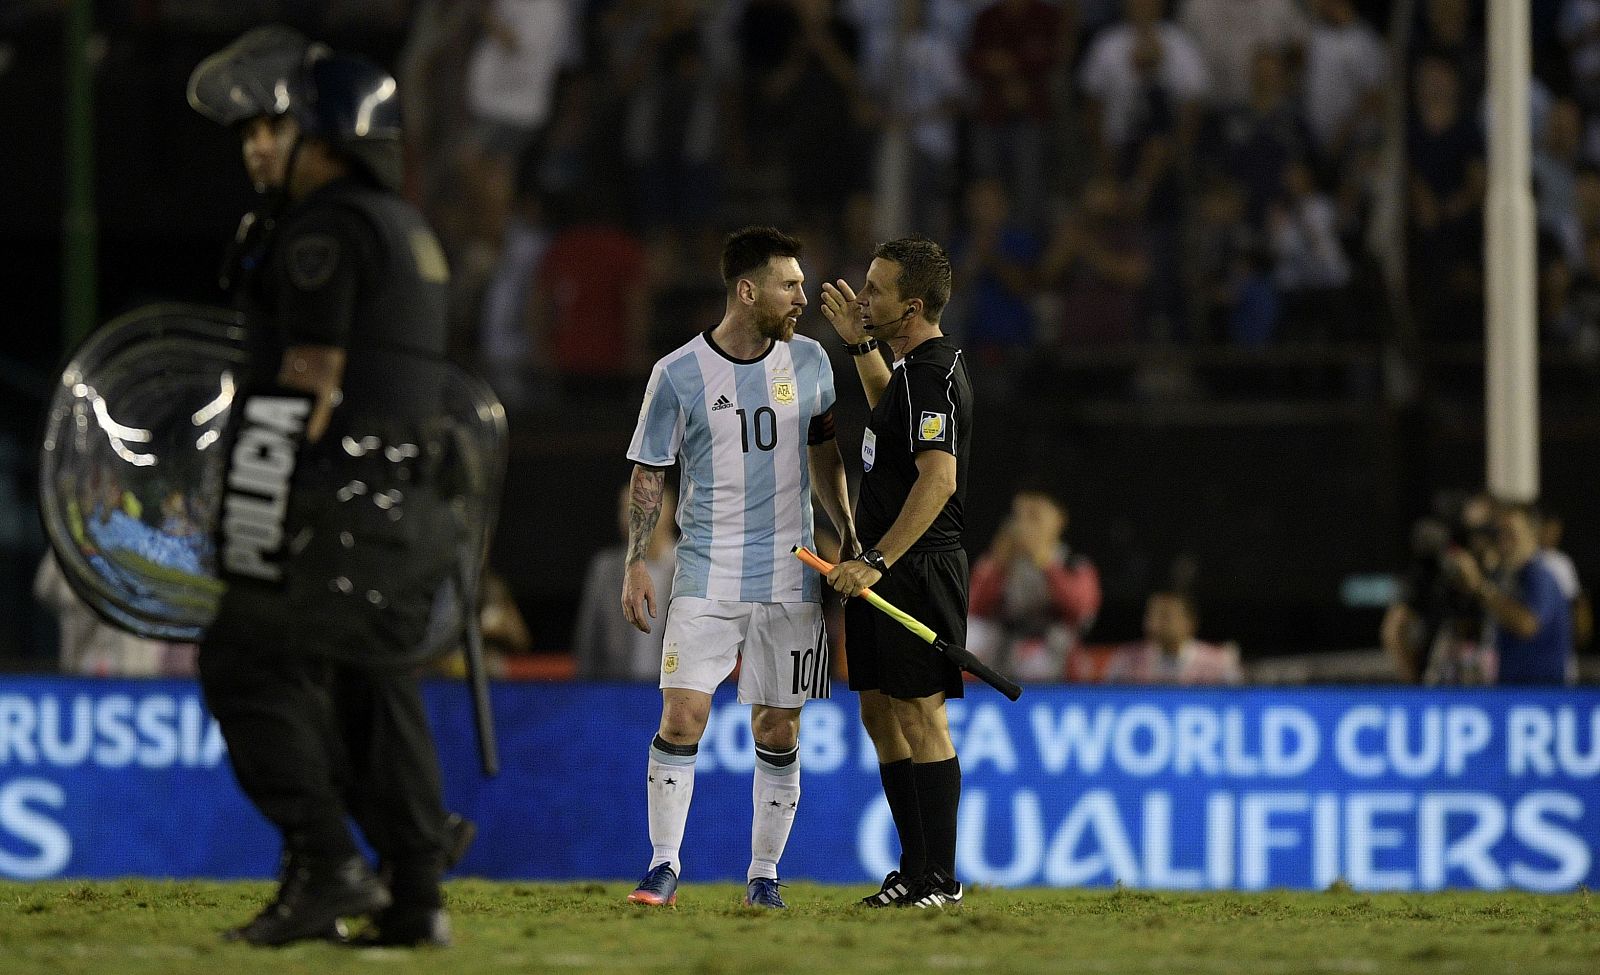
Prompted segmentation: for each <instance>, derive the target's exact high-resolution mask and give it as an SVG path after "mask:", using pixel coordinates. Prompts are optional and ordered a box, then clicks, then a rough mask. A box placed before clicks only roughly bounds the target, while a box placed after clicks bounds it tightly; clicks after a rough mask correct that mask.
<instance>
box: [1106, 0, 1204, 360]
mask: <svg viewBox="0 0 1600 975" xmlns="http://www.w3.org/2000/svg"><path fill="white" fill-rule="evenodd" d="M1126 10H1127V14H1128V22H1127V24H1125V25H1119V26H1118V27H1113V28H1110V29H1108V30H1107V31H1106V32H1105V33H1103V34H1102V35H1101V36H1100V37H1099V38H1098V39H1097V40H1096V42H1095V47H1094V48H1092V49H1091V50H1090V52H1089V55H1088V60H1086V62H1085V64H1084V67H1083V71H1082V75H1083V78H1084V80H1085V84H1084V88H1085V91H1086V92H1087V93H1088V94H1089V95H1090V96H1091V98H1094V99H1103V101H1104V105H1105V108H1104V109H1103V110H1101V111H1100V113H1099V116H1100V117H1101V118H1102V119H1103V124H1102V126H1101V129H1102V131H1103V132H1104V133H1105V135H1106V136H1107V137H1108V139H1107V141H1106V142H1105V143H1104V144H1103V145H1102V147H1101V148H1102V155H1101V164H1102V165H1103V166H1106V167H1109V169H1108V171H1109V172H1110V173H1112V174H1114V175H1115V177H1116V178H1117V179H1118V180H1120V181H1121V183H1122V186H1123V192H1124V200H1125V202H1126V205H1127V207H1128V209H1129V210H1130V211H1132V213H1133V214H1135V215H1137V216H1139V217H1140V218H1141V223H1142V225H1143V226H1142V230H1143V232H1144V237H1145V242H1146V247H1147V253H1148V254H1149V258H1150V277H1149V280H1148V282H1147V284H1146V288H1145V295H1144V304H1145V308H1144V313H1145V319H1146V321H1147V322H1148V323H1149V326H1150V332H1151V334H1150V337H1152V338H1155V339H1158V340H1164V339H1167V338H1172V337H1179V336H1181V337H1185V338H1188V337H1192V336H1190V335H1189V334H1188V333H1189V329H1188V327H1187V320H1188V317H1189V316H1188V311H1189V309H1188V307H1187V303H1186V301H1185V298H1184V285H1185V280H1184V278H1185V275H1184V267H1183V247H1182V242H1183V235H1182V227H1183V221H1184V218H1185V202H1186V201H1185V199H1184V194H1183V186H1182V181H1181V179H1180V176H1181V170H1182V169H1183V168H1184V167H1186V166H1187V161H1188V159H1189V158H1190V156H1191V153H1190V151H1189V150H1190V148H1191V147H1192V146H1193V145H1194V143H1195V140H1196V137H1197V134H1198V126H1199V121H1200V118H1201V102H1200V99H1201V98H1202V97H1203V96H1204V94H1205V90H1206V87H1205V85H1206V78H1205V68H1204V66H1203V64H1202V63H1201V61H1200V57H1199V55H1198V54H1197V53H1196V52H1195V50H1194V46H1193V43H1192V42H1191V41H1190V40H1189V39H1188V37H1187V35H1185V34H1184V32H1183V31H1182V29H1181V28H1179V27H1177V26H1176V25H1174V24H1172V23H1170V22H1163V21H1160V20H1159V19H1158V18H1159V15H1160V12H1161V5H1160V3H1159V2H1156V0H1128V3H1127V5H1126ZM1119 37H1120V38H1124V39H1126V41H1127V46H1126V49H1125V51H1124V49H1123V48H1122V47H1121V46H1120V45H1119V44H1118V43H1117V42H1118V38H1119ZM1122 55H1125V57H1123V56H1122ZM1107 66H1117V67H1118V70H1120V68H1121V67H1125V68H1126V74H1120V73H1118V71H1113V72H1112V73H1111V74H1110V75H1107V74H1105V73H1104V69H1105V68H1106V67H1107ZM1096 104H1097V102H1095V101H1091V103H1090V113H1091V115H1093V114H1095V113H1096V111H1097V109H1096ZM1113 120H1115V125H1113V124H1112V123H1113Z"/></svg>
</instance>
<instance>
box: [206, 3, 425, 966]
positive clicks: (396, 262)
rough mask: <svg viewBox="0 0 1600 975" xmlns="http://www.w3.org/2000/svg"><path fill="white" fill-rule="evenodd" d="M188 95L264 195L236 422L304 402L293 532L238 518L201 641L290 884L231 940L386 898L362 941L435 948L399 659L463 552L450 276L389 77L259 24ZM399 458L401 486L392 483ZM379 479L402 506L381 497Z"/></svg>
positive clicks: (234, 285) (254, 221)
mask: <svg viewBox="0 0 1600 975" xmlns="http://www.w3.org/2000/svg"><path fill="white" fill-rule="evenodd" d="M189 100H190V104H191V105H192V106H193V107H194V108H195V109H196V110H197V111H199V112H200V113H201V114H203V115H205V116H206V117H207V118H210V119H212V120H214V121H217V122H219V123H222V124H224V125H228V126H230V127H232V128H233V129H234V130H235V131H236V132H237V133H238V134H239V136H240V138H241V140H242V147H243V152H244V158H245V164H246V168H247V169H248V170H249V172H250V176H251V179H252V182H254V183H255V184H256V186H257V188H258V189H259V190H260V191H261V192H262V205H261V207H260V208H259V209H258V210H257V212H256V213H254V214H252V215H251V216H250V217H248V218H247V219H246V220H245V221H244V223H243V225H242V226H241V232H240V234H239V237H238V240H237V241H236V247H235V254H234V257H233V259H232V260H231V261H230V267H229V268H228V269H227V272H226V273H227V277H228V279H229V280H228V282H227V283H228V286H229V287H230V290H232V291H233V293H234V295H235V298H236V300H237V301H238V303H239V305H240V306H241V308H242V309H243V310H245V311H246V312H247V313H248V315H249V320H250V324H249V338H250V340H251V345H252V364H251V365H252V372H251V376H250V378H249V379H248V380H247V381H246V384H245V386H244V388H243V390H242V391H241V393H240V394H239V396H238V399H239V401H240V404H243V405H239V404H236V405H235V410H236V411H237V412H241V413H243V414H244V417H245V419H244V420H243V421H241V422H242V427H244V429H243V432H241V434H240V439H241V442H244V439H245V438H246V437H248V436H250V435H251V434H253V433H255V432H256V430H255V428H253V427H250V426H249V424H250V423H251V422H252V420H251V418H252V417H253V416H256V415H257V414H255V413H253V407H254V406H255V405H256V404H257V403H258V402H270V403H276V404H280V406H279V409H280V410H282V409H283V407H282V406H281V404H283V403H292V402H293V401H294V400H295V399H296V398H297V397H298V398H300V399H301V400H303V401H304V402H305V404H306V405H305V406H304V407H301V410H303V411H304V413H303V415H304V417H305V420H304V423H303V426H302V428H301V429H300V430H299V431H297V433H296V439H297V440H298V443H293V442H292V441H291V446H290V447H289V448H288V449H290V450H292V451H293V458H294V462H293V463H292V465H290V467H289V469H290V470H292V472H293V475H292V480H289V481H288V482H287V485H286V489H287V498H286V501H285V502H283V503H280V504H279V505H278V510H280V511H281V512H284V513H282V514H280V515H279V517H280V518H283V519H284V521H283V522H282V523H281V524H280V525H278V526H277V531H276V532H275V537H281V538H289V539H294V540H295V541H294V542H293V543H292V544H288V545H282V546H281V548H280V550H277V551H272V552H266V553H261V552H259V551H257V550H256V549H252V548H248V547H247V546H246V545H245V544H244V542H245V541H247V540H248V538H246V536H245V535H244V533H243V531H242V530H235V529H231V528H229V527H227V526H228V525H230V524H232V522H230V521H226V520H225V521H224V529H223V531H222V533H221V542H220V547H221V551H222V553H223V558H222V559H221V561H222V563H223V565H224V566H225V574H226V575H227V579H228V589H227V592H226V594H225V595H224V597H223V600H222V604H221V607H220V609H219V612H218V616H217V619H216V621H215V622H214V623H213V624H212V625H211V627H210V628H209V629H208V631H207V634H206V637H205V639H204V641H203V643H202V644H201V647H200V660H199V664H200V668H199V669H200V680H201V686H202V687H203V689H204V691H205V697H206V703H207V705H208V706H209V707H210V709H211V711H212V713H213V714H214V715H215V716H216V718H217V721H218V722H219V724H220V725H221V728H222V733H223V736H224V738H225V739H226V740H227V743H228V751H229V756H230V759H231V761H232V764H233V768H234V772H235V774H236V775H237V777H238V780H239V784H240V786H241V787H242V788H243V790H244V792H245V794H246V795H247V796H248V797H249V798H250V800H251V801H252V802H253V803H254V804H255V806H256V808H257V809H259V810H260V811H261V812H262V814H263V815H265V816H266V818H267V819H269V820H271V822H272V823H273V825H274V826H276V827H277V828H278V829H279V830H280V832H281V833H282V834H283V840H284V857H283V865H282V876H281V884H280V886H279V889H278V892H277V896H276V897H275V898H274V899H273V900H272V902H271V903H269V904H268V905H267V906H266V908H265V909H264V910H263V911H261V913H260V914H259V915H258V916H257V917H256V918H255V919H253V920H252V921H250V922H249V923H247V924H245V925H243V926H242V927H239V928H237V929H235V930H234V931H231V932H229V935H228V936H229V937H230V938H231V939H236V940H242V941H246V942H249V943H251V944H257V945H280V944H286V943H289V942H293V941H300V940H307V939H330V940H331V939H338V938H342V936H343V928H342V922H341V920H340V919H341V918H343V917H347V916H359V915H371V916H372V917H373V919H374V921H375V925H374V928H373V930H372V931H371V932H370V933H369V935H368V936H367V939H366V940H367V941H369V942H370V943H375V944H391V945H415V944H444V943H447V942H448V940H449V927H448V920H447V918H446V916H445V913H444V910H443V906H444V905H443V900H442V895H441V891H440V877H441V874H442V872H443V869H444V864H445V861H446V857H447V846H448V842H449V833H450V828H449V827H448V826H447V823H446V814H445V810H444V807H443V801H442V787H441V782H440V774H439V767H438V759H437V757H436V755H435V752H434V745H433V740H432V737H431V735H430V732H429V728H428V722H427V715H426V713H425V711H424V708H423V702H422V698H421V694H420V691H419V688H418V685H417V680H416V678H415V676H414V675H413V674H412V673H411V672H410V671H409V670H406V669H404V668H402V667H397V666H395V665H394V664H393V661H395V660H396V659H399V658H403V657H404V656H405V655H406V654H408V653H409V652H410V651H411V649H412V648H413V647H415V646H417V645H419V644H421V643H422V642H423V641H422V639H421V637H422V635H423V628H424V626H425V625H426V623H427V621H428V616H429V613H430V612H431V605H432V594H433V592H434V591H435V590H436V588H437V584H438V583H439V582H440V581H442V579H443V577H444V576H445V575H446V574H447V573H448V571H449V570H450V568H451V562H450V556H448V555H446V554H441V553H449V552H451V551H453V547H452V546H450V545H440V544H438V542H439V540H440V539H441V538H442V537H445V536H444V535H442V534H441V531H440V529H439V527H438V526H439V525H440V524H441V521H440V518H439V515H440V512H441V511H442V509H441V506H440V504H439V503H438V502H436V501H435V502H432V503H430V500H429V499H430V498H433V497H434V496H435V495H434V486H433V484H432V481H433V477H432V475H431V474H430V473H429V470H430V468H429V466H428V460H429V456H431V454H432V453H433V452H432V449H431V448H430V447H429V446H428V444H429V443H430V441H429V439H428V437H427V436H426V435H425V434H424V431H423V429H422V428H423V426H424V425H425V419H426V415H427V411H428V405H427V404H428V403H429V399H428V397H429V396H430V392H429V390H430V388H431V386H430V383H431V382H432V380H431V378H430V374H429V372H428V368H429V367H428V366H427V365H426V364H425V361H426V360H427V359H428V358H429V357H438V356H442V355H443V353H444V350H445V339H446V319H445V301H446V293H447V284H448V279H449V275H448V269H447V268H446V265H445V260H444V256H443V252H442V250H441V249H440V247H439V244H438V241H437V240H436V239H435V237H434V235H433V232H432V231H431V230H429V229H428V226H427V224H426V223H425V222H424V221H423V218H422V216H421V214H419V213H418V212H417V211H416V210H415V209H414V208H413V207H411V206H410V205H409V204H407V203H406V202H405V201H403V200H402V199H401V198H400V196H399V195H398V193H397V192H396V191H397V189H398V187H399V183H400V173H401V170H400V163H401V157H400V138H399V136H400V132H399V114H398V113H399V105H398V101H397V99H396V97H395V85H394V80H393V79H392V78H391V77H390V76H389V75H388V74H387V73H385V72H384V71H382V70H381V69H380V68H378V67H377V66H375V65H372V64H370V63H368V62H366V61H363V60H361V59H359V58H354V57H350V56H347V55H341V54H337V53H335V52H332V51H330V50H328V49H327V48H325V47H322V46H321V45H314V44H309V43H307V41H306V39H305V38H303V37H301V36H300V35H298V34H296V33H295V32H293V31H290V30H288V29H286V28H281V27H265V28H259V29H257V30H255V31H252V32H250V33H249V34H246V35H245V36H244V37H242V38H240V39H239V40H238V41H236V42H235V43H234V44H232V45H230V46H229V47H228V48H225V49H224V50H222V51H220V52H218V53H217V54H215V55H213V56H212V57H210V58H208V59H207V60H206V61H205V62H203V63H202V64H201V65H200V66H199V67H198V68H197V69H196V70H195V72H194V75H193V76H192V78H191V79H190V88H189ZM412 363H418V364H417V365H412ZM336 406H337V407H338V408H337V409H336V408H335V407H336ZM285 415H294V414H292V413H290V414H285ZM419 416H420V417H423V419H422V420H417V419H413V418H416V417H419ZM374 417H378V418H383V419H384V422H386V423H387V424H388V425H387V426H381V425H380V424H379V423H378V422H377V421H375V420H374V419H373V418H374ZM363 432H368V433H372V432H382V433H383V434H384V439H385V440H386V441H388V442H389V443H390V444H392V445H393V444H402V443H403V444H404V445H405V446H406V447H408V448H413V449H412V450H411V451H410V452H406V453H403V454H394V455H392V456H391V455H390V454H389V453H385V454H383V455H381V456H374V457H368V456H367V455H368V454H371V455H377V454H378V452H377V451H376V450H367V449H365V447H364V446H363V445H362V444H361V443H359V442H358V441H357V440H355V439H353V438H352V436H351V434H358V435H359V434H361V433H363ZM373 439H376V438H373ZM250 442H252V443H254V442H256V441H250ZM419 444H420V445H423V446H422V447H420V448H417V446H416V445H419ZM389 449H390V450H391V451H393V450H397V449H398V448H397V447H393V446H391V447H390V448H389ZM240 453H241V451H235V453H234V456H235V458H236V461H235V462H236V463H237V457H238V456H239V454H240ZM405 458H416V459H417V461H416V463H414V464H412V463H409V462H408V461H406V460H405ZM413 468H414V469H413ZM284 477H285V478H287V477H289V475H288V474H285V475H284ZM396 477H399V478H403V479H405V483H404V492H403V493H402V492H400V491H399V490H395V491H393V492H392V493H391V492H390V491H388V490H381V489H385V488H387V487H388V484H387V483H386V481H392V480H394V479H395V478H396ZM226 483H228V484H229V485H230V487H229V490H230V491H233V490H239V488H238V482H236V481H234V480H232V479H228V480H227V482H226ZM345 484H361V485H364V486H366V485H370V487H371V490H370V491H362V492H360V494H359V496H357V494H356V492H354V491H353V490H352V491H350V492H349V493H348V499H346V496H345V495H336V494H335V488H336V487H338V486H339V485H345ZM380 493H381V494H383V495H385V496H387V498H388V499H390V500H391V504H390V506H389V507H388V508H387V510H380V507H382V506H375V505H377V501H376V496H377V495H378V494H380ZM242 497H244V496H243V495H241V498H242ZM336 498H337V500H336ZM402 498H403V501H402V500H400V499H402ZM346 500H347V501H348V503H341V502H344V501H346ZM234 502H235V497H234V495H233V494H230V495H229V497H228V501H227V502H226V503H227V504H230V505H231V504H233V503H234ZM243 505H244V502H243V501H240V506H241V507H243ZM258 507H259V506H258ZM230 510H232V509H230ZM397 515H399V516H400V517H396V516H397ZM236 534H237V535H238V536H239V537H238V538H235V535H236ZM252 537H254V536H252ZM236 549H237V552H236ZM236 554H237V555H238V557H237V558H236V557H235V556H236ZM246 555H252V556H254V557H253V558H246V557H245V556H246ZM386 665H387V666H386ZM347 817H353V818H354V819H355V820H356V821H357V823H358V824H359V825H360V826H361V829H362V832H363V833H364V834H365V836H366V838H367V840H368V841H369V842H370V843H371V845H372V846H373V848H374V849H375V850H376V851H377V853H378V856H379V859H380V861H381V866H382V868H383V872H384V876H383V877H381V878H380V876H379V875H378V874H377V873H375V872H374V871H373V870H372V869H371V867H370V866H369V865H368V863H367V862H366V860H365V858H364V857H363V856H362V855H361V853H360V851H359V849H358V848H357V846H356V842H355V839H354V837H353V836H352V835H351V833H350V830H349V828H348V827H347V826H346V818H347Z"/></svg>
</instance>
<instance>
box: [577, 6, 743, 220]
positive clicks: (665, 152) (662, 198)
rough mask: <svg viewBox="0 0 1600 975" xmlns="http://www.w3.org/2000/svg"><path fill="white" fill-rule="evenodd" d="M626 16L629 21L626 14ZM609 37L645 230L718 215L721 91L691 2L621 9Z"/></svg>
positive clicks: (635, 206)
mask: <svg viewBox="0 0 1600 975" xmlns="http://www.w3.org/2000/svg"><path fill="white" fill-rule="evenodd" d="M628 14H631V17H626V18H625V15H628ZM610 17H611V18H612V20H611V24H610V32H609V33H608V35H607V37H608V39H610V40H611V41H612V42H613V43H612V46H611V48H610V52H609V53H610V55H611V58H612V62H611V80H612V84H613V86H614V88H615V96H616V97H617V99H618V101H619V105H618V108H619V110H620V112H621V118H620V120H619V121H620V123H621V132H620V133H619V135H620V138H621V145H620V149H621V152H622V156H623V158H624V159H626V161H627V168H628V171H629V174H630V176H631V180H632V184H633V197H632V200H631V201H630V202H631V204H632V205H631V208H630V209H631V211H632V213H633V214H634V215H635V216H636V218H637V220H638V224H639V226H641V227H642V228H643V229H644V230H645V232H646V233H647V234H648V233H653V232H655V231H657V230H659V229H660V228H663V227H669V226H670V227H676V228H682V229H687V228H693V227H696V226H700V225H702V224H705V223H707V222H709V221H710V220H712V219H713V218H714V217H715V215H716V208H717V202H718V198H719V194H720V189H721V183H722V173H721V167H720V166H719V155H720V151H721V150H722V148H723V142H722V138H723V135H724V132H723V125H722V123H721V119H720V118H719V116H720V115H721V114H722V112H723V110H724V108H725V107H726V106H725V105H724V100H723V86H722V84H721V80H720V78H719V76H718V72H717V71H716V70H715V69H714V67H713V65H712V64H711V63H710V62H709V60H708V58H707V57H706V54H705V50H704V25H703V24H702V22H701V19H700V16H699V11H698V10H697V8H696V7H695V5H694V4H693V3H692V2H689V0H671V2H667V3H660V4H648V3H639V2H634V3H628V4H621V5H619V7H618V9H617V10H616V11H613V13H612V14H611V15H610Z"/></svg>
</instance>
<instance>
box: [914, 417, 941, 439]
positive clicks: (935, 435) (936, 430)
mask: <svg viewBox="0 0 1600 975" xmlns="http://www.w3.org/2000/svg"><path fill="white" fill-rule="evenodd" d="M945 426H946V423H945V415H944V414H943V413H923V414H922V422H921V423H919V424H917V439H918V440H932V441H940V440H943V439H944V429H945Z"/></svg>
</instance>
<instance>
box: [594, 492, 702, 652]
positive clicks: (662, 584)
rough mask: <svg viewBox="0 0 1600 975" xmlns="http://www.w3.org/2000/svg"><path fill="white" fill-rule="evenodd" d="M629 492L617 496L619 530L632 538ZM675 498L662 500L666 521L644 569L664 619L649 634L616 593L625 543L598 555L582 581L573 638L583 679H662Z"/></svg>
mask: <svg viewBox="0 0 1600 975" xmlns="http://www.w3.org/2000/svg"><path fill="white" fill-rule="evenodd" d="M629 500H630V498H629V490H628V488H627V487H626V486H624V487H623V489H622V490H621V492H619V493H618V495H617V531H618V533H619V534H620V535H621V536H622V538H624V539H626V538H627V536H628V503H629ZM677 510H678V508H677V496H676V494H675V493H674V492H673V490H672V489H671V488H667V490H666V493H665V494H664V495H663V496H662V499H661V511H662V513H663V515H665V517H663V518H662V519H661V520H660V521H658V522H656V530H655V533H654V534H652V535H651V536H650V545H649V548H648V549H646V551H645V567H646V568H647V569H649V571H650V578H651V579H652V580H653V581H654V582H655V586H656V592H658V593H660V594H661V599H660V600H659V601H658V602H657V605H658V606H660V607H662V611H661V612H660V615H659V616H658V617H657V618H656V619H655V620H653V621H652V622H651V624H650V632H649V633H641V632H639V630H638V629H636V628H634V627H633V626H632V625H630V624H629V623H628V621H627V620H626V619H624V618H623V616H622V607H621V604H620V603H618V602H617V594H618V593H620V592H621V591H622V567H623V560H624V559H625V557H626V556H627V554H628V553H627V546H626V545H625V544H619V545H613V546H611V547H610V548H606V549H602V550H600V551H599V552H596V553H595V554H594V558H592V559H590V560H589V571H588V573H587V574H586V575H585V576H584V580H583V595H582V597H581V599H580V601H579V605H578V620H577V624H576V629H575V630H574V632H573V637H572V654H573V657H574V658H575V659H576V662H577V667H578V669H577V675H576V676H577V677H578V679H579V680H615V681H654V680H655V679H656V678H657V677H659V676H660V674H661V641H662V638H663V637H664V636H665V635H666V632H667V627H666V622H667V620H666V612H665V607H666V606H667V605H668V604H669V603H671V602H672V595H671V594H672V572H673V566H674V560H673V555H672V546H673V544H674V542H675V539H676V537H677V521H676V519H675V517H674V515H673V513H674V512H676V511H677Z"/></svg>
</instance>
